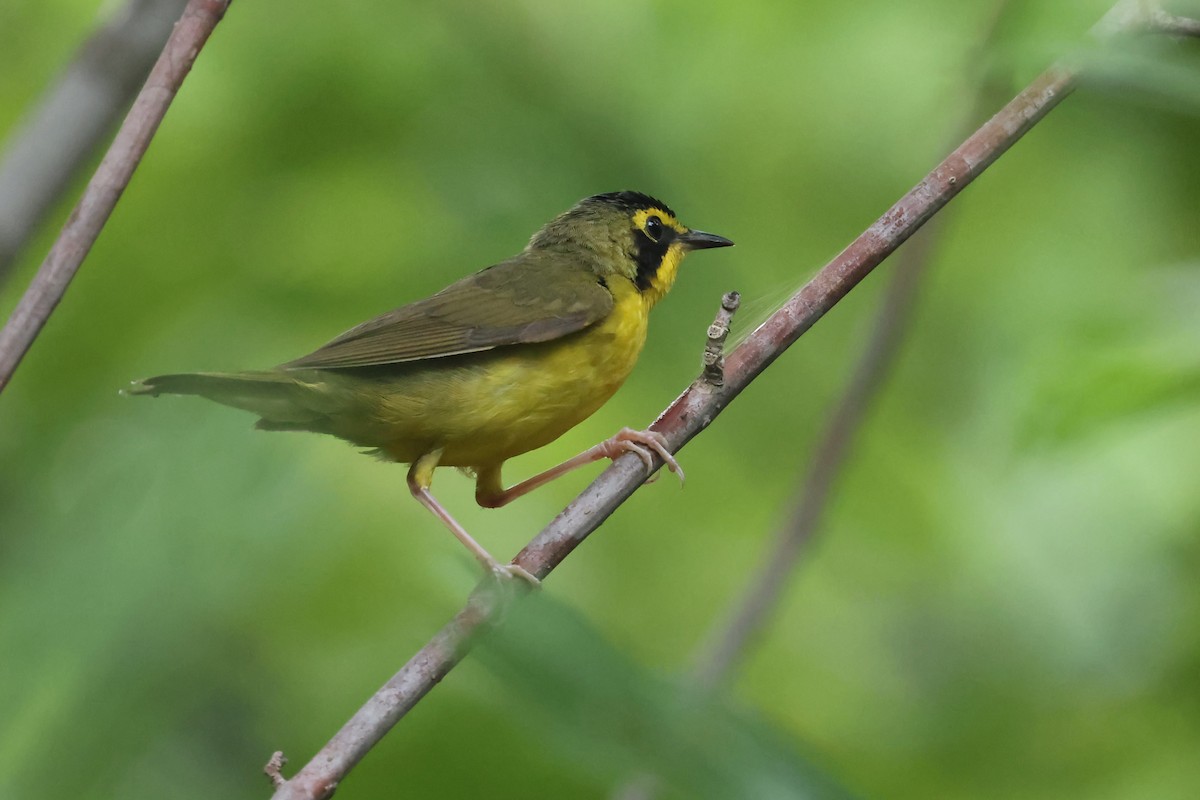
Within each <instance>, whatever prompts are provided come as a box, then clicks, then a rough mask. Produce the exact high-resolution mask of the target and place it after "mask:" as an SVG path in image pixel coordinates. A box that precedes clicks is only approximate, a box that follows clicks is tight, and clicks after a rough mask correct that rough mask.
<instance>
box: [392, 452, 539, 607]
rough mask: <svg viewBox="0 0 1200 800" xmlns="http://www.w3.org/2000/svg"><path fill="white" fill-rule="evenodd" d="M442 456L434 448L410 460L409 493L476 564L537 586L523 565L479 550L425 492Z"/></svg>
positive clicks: (532, 576)
mask: <svg viewBox="0 0 1200 800" xmlns="http://www.w3.org/2000/svg"><path fill="white" fill-rule="evenodd" d="M441 457H442V451H441V450H440V449H438V450H434V451H433V452H431V453H426V454H425V455H423V456H421V457H420V458H418V459H417V460H416V461H414V462H413V464H412V466H411V467H409V469H408V490H409V491H410V492H412V496H413V497H415V498H417V501H418V502H419V503H420V504H421V505H423V506H425V507H426V508H427V509H429V510H430V511H431V512H433V515H434V516H435V517H437V518H438V519H440V520H441V521H442V524H443V525H445V526H446V527H447V528H449V529H450V532H451V533H453V534H454V537H455V538H456V539H458V540H459V541H460V542H462V543H463V545H465V546H466V548H467V549H468V550H470V551H471V555H473V556H475V558H476V560H478V561H479V563H481V564H483V566H484V568H485V569H487V570H489V571H490V572H492V573H493V574H495V575H501V576H504V577H506V578H521V579H522V580H524V581H527V582H529V583H530V584H532V585H534V586H540V585H541V581H539V580H538V579H537V578H536V577H535V576H534V575H533V574H532V573H531V572H529V571H528V570H526V569H525V568H524V567H520V566H517V565H516V564H501V563H500V562H499V561H497V560H496V559H495V558H493V557H492V554H491V553H489V552H488V551H487V550H484V549H483V546H482V545H481V544H479V542H477V541H475V539H474V538H473V537H472V536H471V534H469V533H467V532H466V530H465V529H464V528H463V526H462V525H459V524H458V520H456V519H455V518H454V517H452V516H450V512H449V511H447V510H446V509H445V508H444V507H443V506H442V504H441V503H439V502H438V501H437V499H436V498H434V496H433V494H431V493H430V491H429V486H430V485H431V484H432V483H433V470H434V469H435V468H436V467H437V465H438V460H439V459H440V458H441Z"/></svg>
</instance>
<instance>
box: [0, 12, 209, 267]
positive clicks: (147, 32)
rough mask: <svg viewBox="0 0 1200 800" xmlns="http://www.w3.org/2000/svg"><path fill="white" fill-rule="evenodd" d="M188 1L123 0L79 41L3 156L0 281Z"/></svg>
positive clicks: (130, 94) (132, 91)
mask: <svg viewBox="0 0 1200 800" xmlns="http://www.w3.org/2000/svg"><path fill="white" fill-rule="evenodd" d="M186 2H187V0H126V2H125V4H124V5H122V6H121V7H120V8H118V9H116V11H115V12H114V13H112V14H109V15H108V16H107V18H106V19H105V20H104V21H103V24H101V25H100V26H99V27H98V28H96V30H95V31H94V32H93V33H92V35H91V36H89V37H88V38H87V40H86V41H84V42H83V44H82V45H80V47H79V50H78V51H77V53H76V55H75V58H73V59H72V60H71V63H70V64H68V65H67V67H66V69H64V70H63V71H62V73H61V74H60V75H59V76H58V78H57V79H56V80H55V81H54V84H53V85H52V86H50V87H49V88H48V89H47V90H46V92H45V93H44V94H43V95H42V98H41V99H40V100H39V102H38V104H37V107H36V108H34V109H33V110H32V111H31V112H30V113H29V115H28V116H27V118H26V120H25V121H24V122H23V123H22V125H21V126H20V127H19V128H18V129H17V130H16V131H15V132H14V133H13V134H12V135H11V136H10V137H9V139H8V142H7V143H6V145H5V151H4V158H3V161H0V282H2V281H3V280H4V279H5V278H6V277H7V274H8V272H9V270H10V269H11V267H12V264H13V262H14V261H15V260H16V258H17V256H18V255H20V253H21V251H22V249H24V247H25V245H26V243H27V242H28V241H29V238H30V237H31V236H32V235H33V234H34V232H35V231H36V230H37V229H38V227H39V226H40V225H41V223H42V221H43V220H44V219H45V217H46V215H47V214H48V213H49V212H50V210H51V209H52V208H53V207H54V205H55V204H56V203H57V202H58V200H59V198H60V197H61V196H62V194H63V192H65V191H66V190H67V188H68V187H69V186H70V184H71V180H72V179H73V178H74V177H75V175H76V173H77V172H78V171H79V170H80V169H82V168H83V166H84V164H86V163H87V161H88V159H90V158H91V157H92V153H93V152H94V151H95V150H96V147H97V146H98V145H99V143H100V142H101V140H102V139H103V138H104V137H105V135H106V134H108V132H109V131H110V130H111V129H112V126H113V124H114V123H115V122H116V121H117V119H118V118H119V116H120V115H121V114H122V113H124V111H125V110H126V109H128V108H129V104H130V103H132V102H133V98H134V96H135V95H136V94H137V91H138V88H139V87H140V86H141V85H142V83H143V82H144V81H145V80H146V73H148V72H149V71H150V68H151V67H152V66H154V60H155V59H156V58H157V57H158V54H159V53H160V52H161V51H162V48H163V42H165V41H166V40H167V36H168V35H170V33H171V26H172V25H173V24H174V23H175V20H177V19H179V15H180V14H181V13H182V12H183V7H184V5H185V3H186Z"/></svg>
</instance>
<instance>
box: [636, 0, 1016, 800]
mask: <svg viewBox="0 0 1200 800" xmlns="http://www.w3.org/2000/svg"><path fill="white" fill-rule="evenodd" d="M1008 5H1009V3H1008V0H1001V2H1000V3H998V4H997V5H996V7H995V10H994V11H993V13H992V15H991V18H990V19H989V20H988V23H987V25H986V26H985V30H984V32H983V35H982V36H981V37H980V44H979V46H978V47H977V51H978V53H979V56H978V58H977V59H975V62H976V63H977V64H978V63H981V62H983V61H985V60H986V53H987V51H988V50H989V48H990V46H991V44H992V42H993V40H994V39H995V37H996V34H997V32H998V31H999V27H1000V22H1001V20H1002V18H1003V16H1004V12H1005V10H1006V8H1007V7H1008ZM974 71H975V72H976V73H977V77H976V78H975V79H974V80H972V81H971V83H972V84H974V88H973V89H968V90H967V92H969V93H970V94H971V95H972V97H973V100H972V101H971V102H969V103H968V106H969V108H968V110H967V112H966V114H965V115H964V116H963V118H962V122H960V123H958V124H957V125H956V126H955V127H956V131H955V134H954V135H953V137H952V138H950V141H949V142H948V143H947V146H952V145H953V142H955V141H957V140H959V139H961V138H962V137H963V136H965V135H967V134H968V133H969V132H970V130H971V129H970V127H969V126H970V125H972V124H974V122H975V120H977V119H979V117H981V116H982V115H983V114H984V113H985V109H986V101H985V93H984V91H983V90H984V86H985V75H984V74H982V73H983V70H982V69H980V68H978V67H977V68H976V69H975V70H974ZM945 223H946V216H945V215H941V216H939V217H936V218H934V219H932V220H930V222H929V224H928V225H926V226H925V228H924V229H923V230H922V231H921V232H920V233H919V234H918V235H917V236H914V237H913V238H912V240H911V241H910V242H909V243H908V245H907V246H906V247H904V248H903V249H902V250H900V252H899V253H897V254H896V258H895V260H894V264H895V266H894V267H893V269H892V276H891V280H890V282H889V283H888V286H887V290H886V291H885V293H884V296H883V299H882V301H881V302H880V305H879V313H878V315H877V316H876V318H875V323H874V325H873V327H872V329H871V333H870V335H869V336H868V339H867V344H866V346H865V347H864V348H863V352H862V355H861V356H860V357H859V361H858V363H857V364H856V365H855V367H854V371H853V372H852V374H851V376H850V380H849V381H847V383H846V386H845V388H844V389H843V390H842V394H841V395H840V397H839V398H838V399H837V400H836V401H835V402H834V404H833V406H832V409H833V410H832V412H831V413H830V415H829V417H828V419H827V420H826V423H825V427H824V430H822V432H821V435H820V436H819V437H818V439H817V446H816V449H815V450H814V451H813V453H812V456H811V458H810V460H809V465H808V470H807V471H806V472H805V475H804V479H803V482H802V483H801V487H800V490H799V492H797V496H796V501H795V502H794V503H793V504H792V506H791V510H790V512H789V514H788V518H787V520H786V522H785V523H784V524H783V525H782V526H781V527H780V529H779V531H778V532H777V533H776V535H775V538H774V540H773V541H772V543H771V544H770V546H768V547H767V549H766V551H765V552H764V553H763V557H762V561H761V562H760V566H759V569H758V570H756V571H755V572H754V573H753V574H752V575H751V576H750V578H749V580H747V581H746V588H745V592H744V594H743V595H742V597H741V598H740V599H739V600H738V601H737V602H736V603H735V604H734V610H733V612H732V613H731V614H730V615H729V616H728V617H727V618H726V619H723V620H721V621H720V622H719V623H718V624H717V625H716V626H714V628H713V630H712V631H711V632H710V633H709V635H708V637H707V638H706V640H705V641H704V642H703V643H702V644H701V645H700V647H699V648H697V652H696V654H695V656H694V659H693V668H692V680H693V681H694V682H695V684H696V685H697V686H699V687H701V688H704V689H713V688H715V687H716V686H717V685H718V684H720V683H722V682H724V681H725V680H727V679H728V677H729V675H730V674H731V672H732V671H733V670H734V668H735V666H736V663H737V662H738V661H739V660H740V659H742V658H744V657H745V656H746V653H747V650H748V649H749V647H750V646H751V644H752V643H753V642H754V640H755V639H757V638H758V637H759V636H760V635H761V633H762V631H763V630H764V629H765V628H766V626H767V624H768V622H769V621H770V616H771V613H772V611H773V610H774V609H775V608H776V607H777V606H778V604H779V599H780V597H781V596H782V594H783V591H784V589H785V587H786V586H787V582H788V580H789V578H790V577H791V576H792V575H793V573H794V571H795V568H796V565H797V563H798V562H799V560H800V557H801V555H802V554H803V553H804V552H805V550H806V549H807V547H808V545H809V543H810V542H811V540H812V537H813V535H814V534H815V532H816V530H817V526H818V525H819V523H820V521H821V519H822V517H823V516H824V514H825V509H826V507H827V506H828V504H829V499H830V496H831V494H832V491H833V487H834V483H835V482H836V480H837V477H838V475H839V474H840V473H841V471H842V467H843V466H844V465H845V463H846V460H847V458H848V456H849V454H850V449H851V446H852V444H853V439H854V435H855V433H856V432H857V431H858V429H859V428H860V427H861V426H862V424H863V423H864V422H865V420H866V419H867V416H868V413H869V411H870V407H871V404H872V403H873V401H874V399H875V397H876V396H877V395H878V393H879V391H880V389H881V388H882V387H883V384H884V383H885V381H886V380H887V377H888V373H889V370H890V369H891V367H892V365H893V364H894V363H895V360H896V356H897V355H898V353H899V352H900V346H901V344H902V343H903V341H904V337H905V334H906V333H907V328H908V326H909V323H910V322H911V320H912V318H913V306H914V305H915V302H916V298H917V294H918V291H919V287H920V284H921V281H922V278H923V277H924V275H925V273H926V267H927V266H928V264H929V262H930V258H931V255H932V253H933V250H934V249H935V248H936V246H937V241H938V240H939V239H940V237H941V235H942V233H943V231H944V230H945ZM619 796H620V797H622V798H623V800H633V798H634V797H639V798H640V797H650V796H652V795H646V794H637V795H632V794H620V795H619Z"/></svg>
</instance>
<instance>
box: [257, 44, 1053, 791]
mask: <svg viewBox="0 0 1200 800" xmlns="http://www.w3.org/2000/svg"><path fill="white" fill-rule="evenodd" d="M1075 80H1076V73H1075V72H1074V71H1072V70H1071V69H1069V68H1065V67H1055V68H1052V69H1050V70H1049V71H1047V72H1046V73H1044V74H1043V75H1041V76H1039V77H1038V78H1037V79H1036V80H1035V81H1034V82H1033V83H1032V84H1031V85H1030V86H1029V87H1028V88H1026V89H1025V90H1024V91H1023V92H1021V93H1020V94H1019V95H1017V97H1016V98H1014V99H1013V100H1012V101H1011V102H1010V103H1009V104H1008V105H1006V106H1005V107H1004V108H1003V109H1002V110H1001V111H1000V112H999V113H998V114H996V115H995V116H994V117H992V119H991V120H989V121H988V122H987V123H985V124H984V125H983V126H982V127H981V128H980V129H979V130H978V131H976V132H975V133H974V134H973V135H972V136H971V137H970V138H968V139H967V140H966V141H965V142H963V144H962V145H961V146H959V147H958V149H956V150H955V151H954V152H952V153H951V154H950V155H949V156H948V157H947V158H946V159H945V160H944V161H943V162H942V163H941V164H939V165H938V166H937V167H935V168H934V170H933V171H932V172H931V173H929V175H927V176H926V177H925V178H924V179H923V180H922V181H921V182H920V183H918V184H917V185H916V187H914V188H913V189H912V190H911V191H910V192H909V193H908V194H906V195H905V196H904V197H902V198H901V199H900V200H899V201H898V202H897V203H896V204H895V205H893V206H892V207H891V208H890V209H888V211H887V212H886V213H885V214H884V215H883V216H882V217H880V218H879V219H878V220H877V221H876V222H875V223H874V224H873V225H871V227H869V228H868V229H867V230H866V231H864V232H863V234H862V235H861V236H859V237H858V238H857V239H855V240H854V242H852V243H851V244H850V246H849V247H847V248H846V249H845V250H843V251H842V253H841V254H839V255H838V256H837V257H836V258H834V259H833V260H832V261H831V262H829V264H827V265H826V266H825V267H824V268H823V269H822V270H821V271H820V272H819V273H817V275H816V276H815V277H814V278H813V279H812V280H811V281H810V282H809V283H808V284H807V285H806V286H805V287H804V288H802V289H801V290H800V291H799V292H797V293H796V294H795V295H793V296H792V298H791V299H789V300H788V301H787V302H786V303H785V304H784V305H783V306H782V307H781V308H779V310H777V311H776V312H775V313H774V314H772V315H771V317H769V318H768V319H767V320H766V322H764V323H763V324H762V325H760V326H759V327H758V329H756V330H755V331H754V332H753V333H752V334H751V335H750V336H749V338H747V339H746V340H745V341H744V342H743V343H742V344H741V346H739V347H738V348H737V349H735V350H734V351H733V352H731V353H730V354H729V355H728V356H727V357H726V359H725V371H724V382H723V384H722V385H721V386H713V385H712V384H711V383H709V382H707V381H705V380H703V379H702V378H701V379H697V381H696V382H695V383H693V384H692V386H690V387H689V388H688V389H687V390H686V391H684V393H683V394H681V395H680V396H679V397H678V398H677V399H676V400H675V402H673V403H672V404H671V405H670V406H669V407H668V408H667V409H666V411H664V412H663V414H662V415H661V416H660V417H659V418H658V420H657V421H656V422H655V423H654V425H652V426H651V427H652V428H653V429H654V430H657V431H658V432H660V433H662V434H663V435H664V437H665V438H666V441H667V445H668V447H669V449H670V450H671V451H672V452H677V451H678V450H679V449H680V448H681V447H683V446H684V444H686V443H687V442H688V441H689V440H690V439H691V438H692V437H693V436H696V435H697V434H698V433H700V432H701V431H702V430H704V429H705V428H706V427H708V425H709V424H711V423H712V421H713V420H714V419H715V418H716V417H717V415H718V414H720V413H721V412H722V411H723V410H724V409H725V407H726V406H728V405H729V403H730V402H732V401H733V399H734V398H735V397H737V395H738V394H740V393H741V392H742V391H743V390H744V389H745V388H746V387H747V386H748V385H749V384H750V382H751V381H753V380H754V378H755V377H757V376H758V375H759V374H760V373H761V372H762V371H763V370H765V369H766V368H767V367H768V366H770V364H771V363H772V362H773V361H774V360H775V359H776V358H778V357H779V356H780V355H781V354H782V353H783V351H784V350H786V349H787V347H788V346H789V345H791V344H792V343H793V342H795V341H796V340H797V339H798V338H800V336H801V335H802V334H803V333H804V332H805V331H807V330H808V329H809V328H811V327H812V326H813V325H814V324H815V323H816V322H817V320H819V319H820V318H821V317H822V316H824V315H825V312H827V311H828V310H829V309H831V308H832V307H833V306H834V304H836V303H837V302H838V300H840V299H841V298H842V297H844V296H845V295H846V293H847V292H849V291H850V290H851V289H852V288H854V286H856V285H857V284H858V283H859V281H861V280H862V279H863V278H864V277H866V276H867V275H868V274H869V273H870V272H871V270H872V269H874V268H875V267H876V266H877V265H878V264H879V263H880V262H881V261H883V259H884V258H886V257H887V256H888V255H889V254H890V253H891V252H892V251H894V250H895V249H896V248H897V247H899V246H900V245H901V244H902V243H903V242H904V241H905V240H906V239H908V237H909V236H911V235H912V234H913V233H914V232H915V231H916V230H917V229H918V228H920V227H921V226H922V225H923V224H924V223H925V222H926V221H927V220H929V219H930V218H931V217H932V216H933V215H934V214H935V213H937V211H938V210H939V209H941V208H942V207H943V206H944V205H946V203H948V202H949V201H950V200H951V199H952V198H953V197H954V196H955V195H957V194H958V193H959V192H961V191H962V190H963V189H964V188H965V187H966V186H967V184H969V183H970V182H971V181H972V180H974V179H975V178H976V177H978V176H979V175H980V174H981V173H982V172H983V171H984V170H985V169H987V167H988V166H989V165H991V163H992V162H993V161H995V160H996V159H997V158H999V157H1000V156H1001V155H1002V154H1003V153H1004V152H1005V151H1006V150H1008V148H1009V147H1011V146H1012V145H1013V143H1015V142H1016V141H1017V140H1018V139H1019V138H1021V136H1023V135H1024V134H1025V133H1026V132H1027V131H1028V130H1029V129H1030V128H1032V127H1033V126H1034V125H1035V124H1037V122H1038V121H1040V120H1041V119H1042V118H1043V117H1044V116H1045V115H1046V114H1048V113H1049V112H1050V111H1051V110H1052V109H1053V108H1054V107H1055V106H1056V105H1057V104H1058V103H1059V102H1061V101H1062V99H1063V98H1064V97H1066V96H1067V94H1069V93H1070V91H1071V89H1072V88H1073V87H1074V85H1075ZM646 477H647V476H646V473H645V469H644V467H643V465H642V462H641V460H640V459H639V458H638V457H637V456H636V455H627V456H622V457H621V458H618V459H616V460H615V461H614V462H613V463H612V464H611V465H610V466H609V467H608V469H606V470H605V471H604V472H603V473H602V474H601V475H600V476H599V477H598V478H597V479H596V480H595V481H593V482H592V484H591V485H590V486H588V487H587V489H585V490H584V491H583V493H582V494H580V495H579V497H577V498H576V499H575V500H574V501H573V502H572V503H571V504H570V505H568V506H567V507H566V508H565V509H564V510H563V511H562V512H561V513H560V514H559V515H558V516H557V517H556V518H555V519H554V520H553V521H552V522H551V523H550V524H549V525H548V526H547V527H546V528H545V529H544V530H542V532H541V533H539V534H538V535H537V536H536V537H534V539H533V540H532V541H531V542H530V543H529V544H528V545H526V547H525V549H523V550H522V551H521V552H520V553H519V554H518V555H517V557H516V559H515V560H514V563H516V564H518V565H520V566H521V567H523V568H524V569H526V570H528V571H529V572H531V573H533V574H534V575H536V576H538V577H539V578H544V577H545V576H546V575H548V574H549V573H550V572H551V571H552V570H553V569H554V568H555V567H556V566H558V564H560V563H561V562H562V560H563V559H565V558H566V557H567V556H568V555H569V554H570V553H571V551H572V550H574V549H575V548H576V547H577V546H578V545H579V543H580V542H582V541H583V540H584V538H586V537H587V536H588V534H590V533H591V532H592V531H594V530H595V529H596V528H597V527H599V526H600V524H601V523H602V522H603V521H604V520H605V519H607V518H608V516H609V515H610V514H612V513H613V511H615V510H616V509H617V507H618V506H620V505H621V503H623V502H624V501H625V500H626V499H627V498H628V497H629V496H630V495H632V494H633V492H634V490H636V489H637V487H638V486H640V485H641V484H642V483H643V482H644V481H645V480H646ZM512 591H513V594H520V593H523V591H524V590H523V589H522V588H521V587H514V588H513V590H512ZM513 599H514V597H513V596H505V595H502V594H501V593H500V591H499V590H498V589H497V588H496V585H495V584H491V585H487V584H484V585H481V586H480V587H479V588H477V589H476V591H475V592H474V593H473V594H472V596H471V599H470V600H469V601H468V603H467V606H466V608H464V609H463V610H462V611H461V612H459V614H458V615H457V616H456V617H455V618H454V619H453V620H452V621H451V622H450V623H449V624H448V625H446V627H444V628H442V630H441V631H439V632H438V633H437V635H436V636H434V638H433V639H432V640H431V641H430V642H429V643H428V644H426V645H425V646H424V647H423V648H421V650H420V651H418V652H417V654H416V655H415V656H413V658H412V659H410V660H409V662H408V663H407V664H405V665H404V667H402V668H401V669H400V671H399V672H397V673H396V675H394V676H393V677H392V679H391V680H389V681H388V682H387V683H386V684H385V685H384V686H383V688H382V689H380V690H379V692H377V693H376V694H375V695H374V696H373V697H372V698H371V699H370V700H368V701H367V703H366V705H364V706H363V707H362V709H360V710H359V711H358V712H357V713H356V714H355V715H354V716H353V717H352V718H351V719H350V721H349V722H347V723H346V725H345V726H343V728H342V729H341V730H340V731H339V732H338V733H337V734H336V735H335V736H334V737H333V739H332V740H330V742H329V743H328V744H327V745H326V746H325V747H323V748H322V749H321V751H320V752H319V753H318V754H317V755H316V756H315V757H314V758H313V760H312V761H310V762H309V763H308V764H307V765H306V766H305V767H304V768H303V769H301V770H300V772H298V773H297V774H296V776H295V777H293V778H292V779H291V780H289V781H287V782H286V783H285V784H284V785H282V786H280V787H279V788H278V789H277V790H276V792H275V795H274V797H275V798H276V800H283V799H284V798H288V799H291V800H295V799H298V798H324V797H329V796H330V794H331V793H332V791H333V789H334V787H335V786H336V785H337V783H338V782H339V781H341V780H342V779H343V778H344V777H345V775H346V774H347V773H348V772H349V771H350V770H351V769H352V768H353V767H354V765H355V764H357V763H358V762H359V761H360V760H361V759H362V758H363V756H364V755H365V754H366V753H367V752H368V751H369V750H370V748H371V747H373V746H374V744H375V743H376V742H378V741H379V740H380V739H381V738H382V737H383V735H384V734H385V733H386V732H387V731H388V730H389V729H390V728H391V727H392V726H393V725H395V724H396V722H397V721H399V720H400V719H401V718H402V717H403V716H404V714H405V713H407V711H408V710H409V709H411V708H412V707H413V706H414V705H416V703H417V702H418V701H419V700H420V699H421V698H422V697H424V696H425V694H427V693H428V692H429V690H430V689H432V688H433V687H434V685H436V684H437V682H438V681H440V680H441V679H442V678H443V677H445V675H446V674H447V673H448V672H449V671H450V669H452V668H453V667H454V665H455V664H457V663H458V661H459V660H461V659H462V657H463V656H464V655H465V653H466V652H467V650H468V649H469V648H470V646H471V644H472V643H473V641H474V639H475V637H476V636H477V635H478V634H479V633H480V631H481V630H484V629H486V628H488V627H490V626H491V625H493V624H495V621H496V620H497V619H498V617H499V616H500V615H501V614H502V612H503V609H504V608H505V607H506V606H507V604H508V603H510V602H512V600H513Z"/></svg>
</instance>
